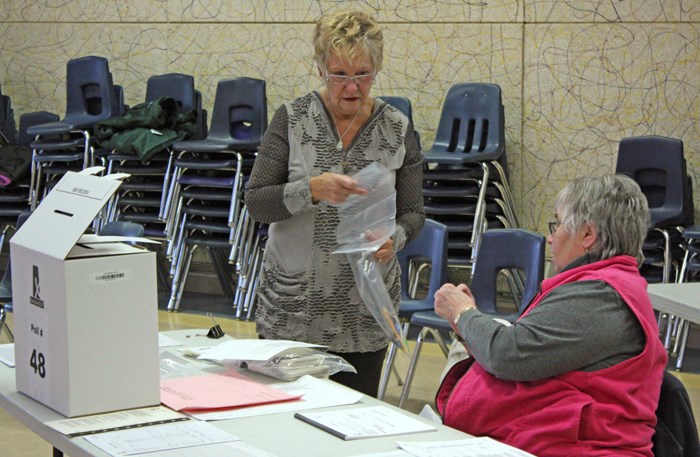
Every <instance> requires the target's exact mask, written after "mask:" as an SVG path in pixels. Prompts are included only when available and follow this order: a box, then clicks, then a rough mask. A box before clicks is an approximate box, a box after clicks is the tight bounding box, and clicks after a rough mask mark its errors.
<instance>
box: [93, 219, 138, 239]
mask: <svg viewBox="0 0 700 457" xmlns="http://www.w3.org/2000/svg"><path fill="white" fill-rule="evenodd" d="M143 232H144V228H143V225H141V224H138V223H136V222H128V221H112V222H107V223H106V224H105V225H104V226H102V228H101V229H100V230H99V234H100V235H102V236H109V235H112V236H133V237H142V236H143Z"/></svg>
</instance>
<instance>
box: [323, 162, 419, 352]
mask: <svg viewBox="0 0 700 457" xmlns="http://www.w3.org/2000/svg"><path fill="white" fill-rule="evenodd" d="M353 178H354V179H355V180H356V181H357V182H358V185H359V186H360V187H363V188H364V189H367V194H366V195H352V196H350V198H348V199H347V200H346V201H345V203H343V204H342V205H340V206H339V207H338V216H339V218H340V224H339V225H338V230H337V232H336V240H337V241H338V244H339V245H340V246H339V247H338V248H337V249H336V250H335V251H333V253H334V254H346V255H347V256H348V261H349V263H350V266H351V268H352V271H353V274H354V276H355V282H356V283H357V289H358V291H359V293H360V297H361V298H362V301H363V302H364V303H365V305H366V306H367V308H368V309H369V311H370V312H371V313H372V316H373V317H374V319H375V320H376V321H377V323H379V326H380V327H381V328H382V330H383V331H384V333H385V334H386V335H387V337H388V338H389V340H390V341H391V342H392V343H394V344H395V345H396V346H398V347H399V348H401V349H402V350H403V351H404V352H408V345H407V343H406V338H405V337H404V335H403V332H402V331H401V323H400V322H399V317H398V313H397V312H396V309H395V308H394V305H393V303H392V301H391V297H389V292H388V291H387V290H386V284H384V278H383V274H382V271H381V267H380V265H379V264H377V262H376V261H375V260H374V258H373V253H374V252H376V251H377V250H378V249H379V248H380V247H381V246H382V245H383V244H384V243H385V242H386V241H387V240H388V239H389V238H390V237H391V235H393V234H394V231H395V230H396V190H395V189H394V181H393V176H392V174H391V173H390V172H389V170H387V169H386V168H385V167H384V166H383V165H381V164H380V163H377V162H375V163H372V164H370V165H368V166H367V167H365V168H363V169H362V170H360V171H359V172H357V173H356V174H355V175H354V176H353Z"/></svg>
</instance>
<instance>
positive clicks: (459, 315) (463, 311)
mask: <svg viewBox="0 0 700 457" xmlns="http://www.w3.org/2000/svg"><path fill="white" fill-rule="evenodd" d="M474 309H476V308H473V307H470V308H464V309H462V310H461V311H460V312H458V313H457V315H456V316H455V320H454V321H452V323H453V324H454V326H455V327H457V322H459V318H460V317H462V315H463V314H465V313H466V312H467V311H471V310H474Z"/></svg>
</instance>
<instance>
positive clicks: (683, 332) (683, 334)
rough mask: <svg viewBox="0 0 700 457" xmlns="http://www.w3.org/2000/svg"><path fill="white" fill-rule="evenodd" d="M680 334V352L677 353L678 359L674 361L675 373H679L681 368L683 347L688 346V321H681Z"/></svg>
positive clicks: (683, 353)
mask: <svg viewBox="0 0 700 457" xmlns="http://www.w3.org/2000/svg"><path fill="white" fill-rule="evenodd" d="M679 332H680V335H679V337H680V339H681V344H680V350H679V351H678V359H676V371H681V369H682V368H683V360H684V359H685V347H686V345H687V344H688V333H690V321H683V325H682V326H681V329H680V330H679Z"/></svg>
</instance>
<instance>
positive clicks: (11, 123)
mask: <svg viewBox="0 0 700 457" xmlns="http://www.w3.org/2000/svg"><path fill="white" fill-rule="evenodd" d="M16 140H17V128H16V125H15V113H14V110H13V109H12V100H11V99H10V97H9V96H8V95H2V93H0V145H1V144H15V142H16Z"/></svg>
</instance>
